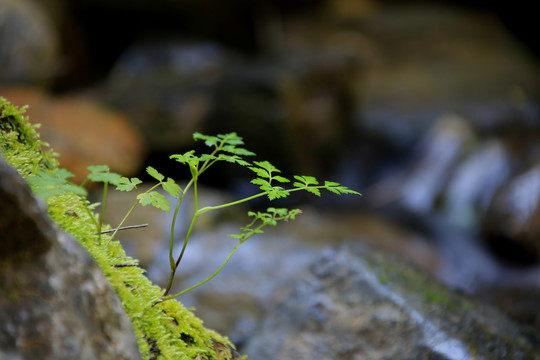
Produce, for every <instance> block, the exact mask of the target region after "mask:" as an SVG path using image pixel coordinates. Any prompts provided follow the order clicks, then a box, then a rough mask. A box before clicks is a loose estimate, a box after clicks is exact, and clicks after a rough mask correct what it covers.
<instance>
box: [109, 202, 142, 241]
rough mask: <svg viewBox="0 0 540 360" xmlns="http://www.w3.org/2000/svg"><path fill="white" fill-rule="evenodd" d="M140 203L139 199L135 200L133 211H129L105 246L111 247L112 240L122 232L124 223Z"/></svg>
mask: <svg viewBox="0 0 540 360" xmlns="http://www.w3.org/2000/svg"><path fill="white" fill-rule="evenodd" d="M138 203H139V199H137V200H135V203H134V204H133V206H132V207H131V209H129V211H128V212H127V214H126V216H124V218H123V219H122V221H120V224H118V226H117V227H116V230H114V232H113V234H112V235H111V238H110V239H109V240H108V241H107V243H106V244H105V246H107V245H109V243H110V242H111V240H112V239H114V237H115V236H116V233H117V232H118V230H120V228H121V227H122V225H124V223H125V222H126V220H127V218H128V217H129V215H131V213H132V212H133V210H134V209H135V207H136V206H137V204H138Z"/></svg>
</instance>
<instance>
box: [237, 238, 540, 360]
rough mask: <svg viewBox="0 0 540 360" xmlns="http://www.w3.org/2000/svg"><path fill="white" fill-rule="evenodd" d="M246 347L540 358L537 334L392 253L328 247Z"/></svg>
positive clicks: (447, 359) (279, 352) (262, 353)
mask: <svg viewBox="0 0 540 360" xmlns="http://www.w3.org/2000/svg"><path fill="white" fill-rule="evenodd" d="M309 270H310V271H309V274H308V275H307V276H306V277H305V278H304V280H301V281H298V282H296V283H294V284H292V285H290V286H289V287H288V291H285V290H282V298H283V301H282V302H281V303H280V304H279V306H277V307H276V308H275V310H274V311H273V312H271V313H270V314H269V316H268V317H267V318H266V320H265V321H264V322H263V324H262V325H261V326H260V327H259V328H258V329H257V330H256V331H255V335H254V336H253V337H252V338H251V340H250V341H249V342H248V343H247V345H246V347H245V352H246V353H247V354H249V356H250V358H251V359H256V360H257V359H265V360H269V359H364V360H369V359H374V360H375V359H444V360H467V359H471V360H472V359H486V360H487V359H490V360H494V359H523V360H525V359H528V360H531V359H540V352H539V350H540V349H539V348H538V338H537V334H535V333H534V332H532V331H530V332H528V331H524V330H521V329H520V328H519V327H517V326H516V325H515V324H513V323H512V322H510V321H509V320H508V319H507V318H506V317H505V316H503V315H502V314H501V313H499V312H497V311H495V310H493V309H492V308H489V307H487V306H480V305H479V304H476V303H474V302H473V301H472V300H470V299H466V298H464V297H463V296H461V295H459V294H458V293H454V292H451V291H448V290H447V289H444V288H442V287H439V286H438V285H436V284H434V283H433V282H432V281H431V280H429V279H428V278H426V277H424V276H423V275H421V274H420V273H417V272H416V271H415V270H413V269H412V268H410V267H408V266H403V265H402V264H400V262H399V261H395V260H392V259H391V258H388V256H387V255H383V254H381V253H377V252H374V251H372V250H369V249H368V248H366V247H352V246H349V247H345V248H342V249H340V250H327V251H325V252H324V253H323V254H322V255H321V256H320V257H319V258H318V259H317V260H315V261H313V262H312V263H311V264H310V267H309Z"/></svg>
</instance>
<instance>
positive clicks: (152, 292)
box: [0, 98, 360, 359]
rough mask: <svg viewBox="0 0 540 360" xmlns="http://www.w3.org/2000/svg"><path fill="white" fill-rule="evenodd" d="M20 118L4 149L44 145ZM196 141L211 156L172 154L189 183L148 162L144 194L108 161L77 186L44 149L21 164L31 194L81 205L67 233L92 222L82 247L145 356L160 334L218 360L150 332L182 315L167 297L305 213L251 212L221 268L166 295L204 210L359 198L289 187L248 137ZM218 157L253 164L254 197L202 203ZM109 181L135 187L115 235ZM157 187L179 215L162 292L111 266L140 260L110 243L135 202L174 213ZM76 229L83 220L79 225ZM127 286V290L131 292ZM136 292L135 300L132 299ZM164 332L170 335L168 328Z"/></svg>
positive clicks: (303, 179) (5, 125)
mask: <svg viewBox="0 0 540 360" xmlns="http://www.w3.org/2000/svg"><path fill="white" fill-rule="evenodd" d="M0 99H1V98H0ZM9 111H11V113H12V114H15V115H8V117H7V118H8V119H10V116H12V117H13V116H15V117H17V116H19V117H20V113H17V111H16V110H13V109H12V108H8V112H9ZM11 113H10V114H11ZM17 114H18V115H17ZM2 116H4V115H2ZM2 119H3V118H2ZM16 121H19V122H21V124H19V125H18V126H19V127H20V128H23V129H25V131H23V132H19V133H16V132H13V127H14V126H13V122H4V120H2V123H0V130H2V131H4V132H5V134H4V135H5V136H4V137H5V138H7V139H9V141H5V142H3V143H2V149H5V148H9V147H10V146H11V147H13V146H15V147H16V146H17V145H16V143H17V141H15V140H17V139H15V137H17V138H18V139H19V140H20V139H24V138H28V137H30V138H31V141H28V144H32V145H31V146H34V147H35V143H38V144H39V145H40V146H41V145H43V144H42V143H40V142H39V137H38V136H37V133H36V132H35V128H34V127H31V126H30V127H28V126H26V125H24V124H23V123H25V120H24V119H19V118H16ZM24 126H26V127H24ZM19 127H17V126H15V128H17V129H18V128H19ZM14 134H15V135H14ZM193 138H194V140H195V141H204V143H205V144H206V145H207V146H208V147H209V148H210V151H209V152H208V153H204V154H201V155H197V154H196V152H195V151H194V150H192V151H188V152H185V153H184V154H174V155H171V156H170V158H171V159H173V160H175V161H176V162H178V163H180V164H182V165H185V166H187V167H188V168H189V171H190V174H191V180H189V182H188V183H187V184H186V185H185V187H184V188H183V189H182V188H181V187H180V186H179V185H178V184H176V182H175V181H174V180H173V179H171V178H169V177H166V176H165V175H163V174H161V173H160V172H159V171H158V170H156V169H155V168H153V167H150V166H149V167H147V169H146V172H147V173H148V174H149V175H150V176H151V177H152V178H153V179H154V180H155V181H156V183H155V184H154V185H153V186H151V187H150V188H149V189H148V190H146V191H144V192H142V191H141V189H140V188H139V185H141V184H142V181H141V180H140V179H138V178H135V177H132V178H127V177H123V176H121V175H119V174H116V173H114V172H111V171H110V170H109V168H108V167H107V166H106V165H96V166H90V167H88V170H89V174H88V175H87V177H86V179H85V180H84V181H83V182H82V183H81V184H80V185H76V184H73V183H72V182H71V181H70V180H69V179H70V178H71V177H72V176H73V174H71V173H69V172H68V171H66V170H64V169H58V167H57V166H56V165H57V164H56V163H55V162H54V160H52V157H50V156H49V157H46V156H44V155H43V154H42V153H41V150H40V151H39V155H40V156H39V158H40V159H42V160H40V161H43V162H44V163H42V162H38V163H37V164H34V165H33V166H32V167H31V168H30V169H28V168H25V167H22V166H21V168H23V169H25V170H24V171H25V172H26V178H27V179H28V181H29V183H30V185H31V186H32V188H33V190H34V192H35V193H36V194H37V195H38V196H40V197H41V198H43V199H45V200H46V201H48V203H49V204H55V205H56V207H55V209H56V208H63V206H61V204H64V205H65V204H66V203H67V202H68V201H69V202H70V203H73V204H74V205H73V207H74V208H76V210H74V211H76V213H77V214H82V215H78V216H77V217H68V220H70V221H71V222H69V221H66V216H65V212H64V213H63V214H54V218H55V220H57V221H59V222H60V223H61V225H62V226H63V227H64V228H66V229H67V230H68V231H73V232H77V231H76V230H77V228H73V227H72V221H73V219H78V220H80V219H81V218H82V217H83V216H84V218H85V219H86V222H85V223H84V224H85V226H87V227H88V226H92V227H93V229H92V230H90V229H87V230H86V231H85V232H84V234H85V235H84V236H82V237H79V238H78V239H79V241H80V242H81V243H82V244H83V246H85V247H86V248H87V249H88V250H89V251H90V253H91V254H92V255H93V256H94V257H95V258H96V260H97V261H98V263H100V265H101V266H102V269H104V272H105V274H106V275H107V276H108V278H110V279H111V280H110V281H111V283H112V284H113V287H114V288H115V289H116V290H117V292H119V294H120V295H121V297H122V299H123V301H124V306H126V309H127V310H128V313H130V316H131V318H132V321H133V323H134V327H135V331H136V333H137V336H138V338H139V344H140V346H141V351H142V353H143V354H147V352H148V351H149V350H148V349H149V345H148V342H147V340H146V339H154V340H156V339H157V341H158V342H159V344H160V346H163V347H167V346H172V347H173V348H175V349H179V348H181V349H182V354H187V353H190V354H196V355H194V356H197V357H198V358H200V359H203V358H204V359H211V358H215V353H212V352H211V351H210V352H209V353H205V354H204V355H201V353H200V352H197V351H199V350H194V351H195V352H190V351H191V350H190V349H189V346H188V347H187V348H186V344H185V343H183V342H182V340H181V337H180V338H174V337H173V338H171V337H170V336H169V335H164V334H163V330H156V332H155V334H154V333H152V334H151V331H154V330H155V328H154V326H157V329H162V327H167V324H168V327H171V326H172V325H171V324H170V322H171V316H172V315H171V314H172V313H173V312H178V311H180V312H182V309H178V308H174V306H173V305H171V304H178V303H177V302H170V301H165V300H170V299H173V298H176V297H178V296H180V295H182V294H184V293H186V292H187V291H191V290H193V289H195V288H197V287H198V286H201V285H203V284H204V283H206V282H207V281H209V280H211V279H212V278H213V277H214V276H216V275H217V274H218V273H219V272H220V271H221V270H222V269H223V267H224V266H225V265H226V264H227V263H228V261H229V259H230V258H231V256H232V255H233V254H234V252H235V251H236V250H237V249H238V247H239V246H240V245H241V244H243V243H244V242H245V241H246V240H248V239H249V238H251V237H252V236H254V235H256V234H261V233H263V230H262V229H263V228H264V227H266V226H268V225H270V226H276V225H277V224H278V222H280V221H288V220H289V219H290V220H294V219H295V217H296V216H297V215H298V214H300V213H301V211H300V210H299V209H292V210H289V209H286V208H274V207H269V208H268V209H267V211H266V212H253V211H250V212H248V217H250V218H251V221H250V222H249V223H248V224H247V225H246V226H244V227H242V228H241V231H240V233H239V234H232V235H230V236H231V237H232V238H233V239H236V240H237V243H236V245H235V246H234V247H233V249H232V250H231V252H230V253H229V255H228V256H227V258H226V259H225V260H224V261H223V263H222V264H221V266H220V267H219V268H218V269H217V270H216V271H215V272H214V273H213V274H211V275H210V276H208V277H207V278H206V279H205V280H203V281H201V282H199V283H197V284H195V285H193V286H191V287H189V288H187V289H185V290H183V291H181V292H179V293H177V294H169V292H170V290H171V287H172V284H173V280H174V277H175V274H176V271H177V269H178V266H179V264H180V262H181V260H182V258H183V256H184V253H185V250H186V247H187V245H188V243H189V239H190V237H191V233H192V231H193V228H194V225H195V223H196V222H197V219H198V218H199V217H200V216H201V215H203V214H204V213H206V212H209V211H214V210H218V209H223V208H226V207H230V206H234V205H238V204H241V203H244V202H247V201H250V200H253V199H256V198H259V197H262V196H266V197H267V198H268V199H269V200H275V199H279V198H285V197H288V196H290V195H291V193H293V192H295V191H307V192H309V193H311V194H314V195H316V196H321V190H328V191H330V192H332V193H334V194H337V195H341V194H354V195H360V193H358V192H357V191H354V190H351V189H349V188H347V187H346V186H343V185H340V184H339V183H337V182H331V181H325V182H324V184H321V183H319V181H318V180H317V179H315V178H314V177H312V176H305V175H294V176H293V178H294V179H295V181H294V182H293V183H292V187H286V186H287V185H289V184H290V183H291V181H290V180H289V179H288V178H286V177H284V176H282V175H281V171H280V170H279V169H277V168H276V167H275V166H274V165H272V164H271V163H269V162H268V161H253V162H249V161H248V160H246V158H245V157H249V156H254V155H255V154H254V153H253V152H251V151H249V150H247V149H245V148H244V147H243V145H244V141H243V139H242V138H241V137H240V136H238V135H237V134H236V133H234V132H231V133H228V134H219V135H216V136H210V135H203V134H201V133H198V132H196V133H194V134H193ZM14 141H15V145H13V144H11V142H14ZM7 150H12V149H7ZM30 151H31V150H30ZM34 151H35V149H34ZM4 152H6V153H9V151H3V153H4ZM21 153H22V152H19V154H21ZM12 160H13V159H12ZM218 162H226V163H228V164H231V165H237V166H242V167H247V168H248V169H250V170H251V171H252V172H253V173H254V174H255V178H253V179H252V180H251V183H252V184H254V185H256V186H257V187H258V189H259V191H258V192H256V193H255V194H253V195H251V196H248V197H245V198H241V199H238V200H236V201H232V202H228V203H225V204H218V205H213V206H205V207H199V199H198V181H199V178H200V176H201V175H202V174H203V173H205V172H206V171H207V170H208V169H209V168H210V167H211V166H213V165H214V164H216V163H218ZM46 164H48V165H46ZM19 165H20V164H19ZM87 181H93V182H99V183H103V186H104V192H103V201H102V204H101V207H102V209H101V215H99V216H98V215H95V214H93V213H92V211H91V210H92V209H93V207H94V206H91V205H90V204H89V203H88V201H87V200H86V191H85V189H84V187H83V185H84V184H85V183H86V182H87ZM109 184H111V185H113V186H115V187H116V190H119V191H128V192H129V191H135V192H136V196H135V199H134V203H133V205H132V207H131V208H130V209H129V210H128V211H127V213H126V215H125V216H124V218H123V219H122V221H121V222H120V224H119V225H118V227H117V228H116V229H115V230H114V232H113V233H112V235H110V236H109V235H105V234H103V233H102V226H103V224H102V221H101V219H102V218H103V213H104V211H105V206H106V201H107V189H108V185H109ZM159 188H161V189H162V190H163V191H164V192H165V193H167V194H169V195H170V196H171V197H173V198H175V199H178V201H177V203H176V206H175V208H174V215H173V217H172V222H171V230H170V240H169V262H170V276H169V280H168V284H167V287H166V289H165V290H164V291H162V290H160V289H159V288H156V287H155V286H152V285H151V284H149V282H148V281H147V280H141V277H142V276H141V275H142V273H140V272H139V270H137V269H139V268H138V267H136V266H134V267H133V269H132V270H125V271H126V272H125V273H123V274H122V275H120V274H117V273H116V271H118V269H120V268H132V266H131V265H130V266H123V267H117V266H115V265H114V264H112V265H111V261H112V262H115V261H116V262H118V261H120V262H122V263H124V262H126V263H128V264H136V261H135V260H134V259H130V258H128V257H126V256H125V254H124V253H123V250H122V248H121V246H120V244H119V243H118V242H117V241H112V240H113V239H114V238H115V235H116V234H117V232H118V231H119V229H121V228H122V225H123V224H124V223H125V221H126V220H127V219H128V217H129V216H130V214H131V213H132V212H133V210H134V209H135V207H136V206H137V205H142V206H147V205H151V206H154V207H156V208H158V209H161V210H163V211H166V212H169V211H170V210H171V203H170V202H169V200H168V199H167V198H166V197H165V195H164V194H163V193H162V192H160V191H158V189H159ZM188 191H192V192H193V201H194V213H193V216H192V221H191V223H190V226H189V228H188V230H187V232H186V234H185V237H184V240H183V244H182V248H181V251H180V254H179V255H178V256H177V257H176V258H175V257H174V256H173V254H174V253H175V251H174V250H175V249H174V244H175V239H174V236H175V232H174V229H175V222H176V219H177V216H178V213H179V209H180V206H181V205H182V203H183V200H184V198H185V195H186V193H188ZM62 211H63V210H62ZM77 226H81V225H80V224H79V223H77ZM113 259H114V260H113ZM111 268H114V269H116V270H114V272H115V273H114V274H112V273H111V271H113V270H112V269H111ZM128 272H132V274H131V275H126V274H127V273H128ZM125 276H128V278H125ZM119 278H121V279H123V280H121V281H120V282H121V284H119V283H118V279H119ZM144 279H146V278H144ZM126 287H127V288H129V289H130V290H126ZM135 294H136V295H135ZM134 296H135V298H136V299H135V298H133V297H134ZM158 304H159V306H158ZM173 308H174V309H173ZM163 314H166V315H163ZM147 316H151V317H152V318H151V319H149V318H147ZM182 316H187V315H186V314H185V312H182ZM174 319H175V320H174V323H176V326H177V327H179V322H180V321H181V320H179V319H178V317H174ZM190 321H191V320H190ZM146 322H148V323H152V324H153V326H151V327H148V326H147V323H146ZM156 322H157V323H159V325H158V324H156ZM167 322H168V323H167ZM170 331H171V332H174V331H185V333H186V334H189V336H190V337H191V338H193V339H195V337H194V336H192V332H190V331H188V330H187V329H181V330H178V329H170ZM199 332H201V333H203V334H204V328H202V325H201V328H200V329H199V328H197V334H199ZM165 333H166V334H168V333H167V332H166V331H165ZM216 335H217V334H216ZM197 336H199V335H197ZM202 336H203V337H202V338H200V339H199V338H197V339H196V341H195V342H196V343H197V344H199V345H201V346H202V345H207V344H208V338H207V337H204V336H205V335H202ZM206 336H207V335H206ZM222 341H223V342H225V343H226V342H227V341H226V340H222ZM171 351H172V350H171ZM201 356H204V357H201ZM175 358H179V359H181V358H186V357H185V356H184V355H182V356H179V357H175ZM188 358H194V357H188Z"/></svg>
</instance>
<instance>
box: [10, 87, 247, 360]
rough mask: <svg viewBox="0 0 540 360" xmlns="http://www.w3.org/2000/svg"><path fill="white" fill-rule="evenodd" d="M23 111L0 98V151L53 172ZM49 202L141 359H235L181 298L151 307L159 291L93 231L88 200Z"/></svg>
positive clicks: (20, 163)
mask: <svg viewBox="0 0 540 360" xmlns="http://www.w3.org/2000/svg"><path fill="white" fill-rule="evenodd" d="M25 110H26V107H22V108H18V107H16V106H14V105H12V104H11V103H10V102H9V101H8V100H7V99H5V98H3V97H0V153H1V155H2V156H3V157H4V159H5V160H6V161H7V162H8V163H9V164H10V165H12V166H13V167H14V168H16V169H17V171H18V172H19V173H20V174H21V175H22V176H23V177H24V178H25V179H28V178H29V177H32V176H36V175H37V174H38V172H39V171H50V172H52V171H54V170H55V169H57V168H58V167H59V162H58V160H57V156H56V154H55V153H54V152H53V151H52V149H51V148H50V147H49V145H48V144H47V143H45V142H43V141H41V140H40V137H39V133H38V131H37V129H38V128H39V125H33V124H31V123H30V121H29V119H28V117H26V116H24V112H25ZM47 205H48V214H49V216H50V217H51V218H52V219H53V220H54V221H55V222H56V223H57V224H58V225H59V226H60V227H61V228H63V229H64V230H65V231H66V232H68V233H69V234H71V235H72V236H73V237H74V238H75V239H76V240H77V241H78V242H79V243H80V244H81V245H82V246H83V247H84V248H85V249H86V250H87V251H88V252H89V253H90V254H91V255H92V257H93V258H94V259H95V261H96V262H97V263H98V265H99V266H100V267H101V269H102V271H103V273H104V274H105V276H106V277H107V279H108V281H109V283H110V284H111V286H112V288H113V289H114V290H115V291H116V292H117V294H118V296H119V297H120V299H121V301H122V304H123V305H124V308H125V310H126V313H127V314H128V316H129V318H130V319H131V323H132V325H133V329H134V332H135V336H136V337H137V340H138V344H139V349H140V352H141V354H142V356H143V358H144V359H149V360H161V359H174V360H178V359H201V360H202V359H206V360H214V359H215V360H226V359H233V358H238V357H237V354H236V352H235V351H234V346H233V344H232V343H231V342H230V341H229V340H228V339H227V338H226V337H224V336H222V335H220V334H218V333H216V332H214V331H212V330H209V329H206V328H205V327H204V326H203V323H202V320H201V319H199V318H197V317H196V316H195V315H194V314H193V313H192V312H191V311H190V310H188V309H186V308H185V307H184V306H183V305H182V304H181V303H180V302H178V301H165V302H161V303H158V304H156V305H154V306H152V304H153V302H154V301H155V300H156V299H157V298H159V297H160V296H161V295H162V293H163V290H162V289H161V288H160V287H158V286H156V285H154V284H152V283H151V282H150V280H149V279H148V278H147V277H146V276H145V275H144V270H143V269H141V268H140V267H139V266H138V261H137V260H136V259H134V258H131V257H129V256H127V255H126V253H125V252H124V249H123V248H122V245H121V244H120V243H119V242H118V241H111V242H110V243H109V244H108V246H105V243H107V241H108V240H109V237H108V236H107V235H102V236H101V239H100V238H99V237H98V235H97V234H96V228H95V225H94V223H93V222H92V219H91V218H90V216H89V215H88V210H89V207H91V204H90V202H89V201H88V200H87V199H86V198H83V197H81V196H79V195H76V194H69V193H68V194H64V195H60V196H54V197H51V198H49V199H48V200H47Z"/></svg>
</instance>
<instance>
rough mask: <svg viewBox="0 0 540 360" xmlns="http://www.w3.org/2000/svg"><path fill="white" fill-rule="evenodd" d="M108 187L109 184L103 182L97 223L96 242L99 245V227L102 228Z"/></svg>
mask: <svg viewBox="0 0 540 360" xmlns="http://www.w3.org/2000/svg"><path fill="white" fill-rule="evenodd" d="M108 187H109V183H108V182H107V181H105V183H104V184H103V199H102V200H101V214H100V215H99V222H98V229H97V230H98V231H97V233H98V241H99V243H101V234H102V232H101V227H102V226H103V217H104V216H105V207H106V206H107V189H108Z"/></svg>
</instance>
